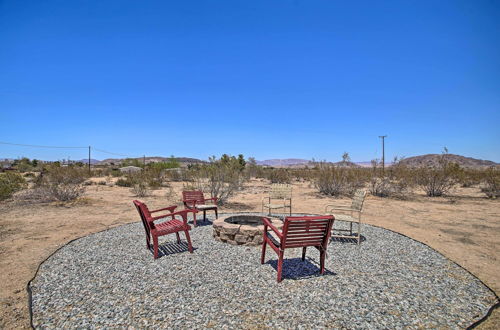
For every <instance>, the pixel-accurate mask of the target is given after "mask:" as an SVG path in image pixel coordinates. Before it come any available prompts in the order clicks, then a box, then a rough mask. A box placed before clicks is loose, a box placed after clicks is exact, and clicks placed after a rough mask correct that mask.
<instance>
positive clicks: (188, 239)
mask: <svg viewBox="0 0 500 330" xmlns="http://www.w3.org/2000/svg"><path fill="white" fill-rule="evenodd" d="M184 233H185V234H186V240H187V241H188V250H189V252H190V253H193V245H192V244H191V237H190V236H189V232H188V231H187V230H184Z"/></svg>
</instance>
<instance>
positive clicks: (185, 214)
mask: <svg viewBox="0 0 500 330" xmlns="http://www.w3.org/2000/svg"><path fill="white" fill-rule="evenodd" d="M188 212H191V211H189V210H181V211H177V212H172V213H169V214H164V215H160V216H157V217H153V218H152V220H153V221H155V220H158V219H162V218H166V217H172V219H175V216H176V215H181V216H182V221H183V222H184V224H185V225H187V220H188V219H187V214H188Z"/></svg>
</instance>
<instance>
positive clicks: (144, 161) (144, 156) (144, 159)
mask: <svg viewBox="0 0 500 330" xmlns="http://www.w3.org/2000/svg"><path fill="white" fill-rule="evenodd" d="M142 162H143V163H144V166H146V155H143V156H142Z"/></svg>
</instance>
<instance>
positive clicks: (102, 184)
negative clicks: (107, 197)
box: [97, 181, 106, 186]
mask: <svg viewBox="0 0 500 330" xmlns="http://www.w3.org/2000/svg"><path fill="white" fill-rule="evenodd" d="M97 184H98V185H100V186H105V185H106V181H99V182H97Z"/></svg>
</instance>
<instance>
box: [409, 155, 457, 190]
mask: <svg viewBox="0 0 500 330" xmlns="http://www.w3.org/2000/svg"><path fill="white" fill-rule="evenodd" d="M459 172H460V166H459V165H458V164H457V163H453V162H451V161H450V160H449V159H448V150H447V149H446V148H445V150H444V152H443V153H442V154H441V156H440V158H439V160H438V164H437V166H426V167H422V168H420V169H419V170H418V171H417V184H418V185H419V186H420V187H421V188H422V189H423V190H424V191H425V193H426V194H427V196H429V197H438V196H443V195H445V194H447V193H448V192H449V191H450V190H451V188H453V186H454V185H455V184H456V183H457V181H458V180H457V176H458V173H459Z"/></svg>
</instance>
